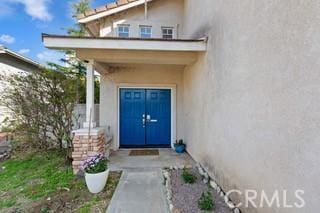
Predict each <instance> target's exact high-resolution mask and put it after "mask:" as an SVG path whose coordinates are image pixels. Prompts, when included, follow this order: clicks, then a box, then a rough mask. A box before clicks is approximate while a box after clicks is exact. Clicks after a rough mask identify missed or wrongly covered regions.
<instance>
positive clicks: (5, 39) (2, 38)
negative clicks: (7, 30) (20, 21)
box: [0, 34, 16, 44]
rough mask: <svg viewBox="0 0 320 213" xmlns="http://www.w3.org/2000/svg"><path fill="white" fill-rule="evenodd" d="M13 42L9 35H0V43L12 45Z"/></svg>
mask: <svg viewBox="0 0 320 213" xmlns="http://www.w3.org/2000/svg"><path fill="white" fill-rule="evenodd" d="M15 40H16V39H15V38H14V37H12V36H10V35H6V34H2V35H1V36H0V42H3V43H7V44H12V43H14V42H15Z"/></svg>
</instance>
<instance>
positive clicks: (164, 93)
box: [146, 89, 171, 145]
mask: <svg viewBox="0 0 320 213" xmlns="http://www.w3.org/2000/svg"><path fill="white" fill-rule="evenodd" d="M146 99H147V100H146V115H147V116H148V115H150V119H148V118H147V125H146V143H147V144H148V145H170V139H171V91H170V90H156V89H148V90H147V98H146Z"/></svg>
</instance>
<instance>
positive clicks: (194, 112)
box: [183, 0, 320, 213]
mask: <svg viewBox="0 0 320 213" xmlns="http://www.w3.org/2000/svg"><path fill="white" fill-rule="evenodd" d="M184 12H185V13H184V23H183V25H184V29H185V30H184V33H183V35H184V37H189V38H194V37H203V36H209V41H208V51H207V53H206V54H202V55H201V56H200V58H199V61H198V62H197V63H196V64H194V65H192V66H189V67H187V68H186V69H185V72H184V92H185V94H187V95H185V96H184V104H183V105H184V112H185V118H184V119H185V120H184V124H185V130H184V133H185V135H184V136H185V140H186V142H187V149H188V151H189V152H190V153H191V155H192V156H193V157H194V158H195V159H196V160H197V161H199V162H201V163H202V164H203V165H204V166H205V167H207V169H208V170H209V172H210V173H211V175H212V176H214V177H215V178H216V179H217V180H218V182H219V183H220V184H221V185H222V186H223V187H224V189H225V190H230V189H240V190H242V191H244V190H245V189H257V190H258V191H260V190H266V192H269V193H273V191H274V190H276V189H278V190H283V189H287V190H288V198H289V201H290V200H291V201H292V202H294V201H296V198H295V197H293V195H294V194H293V193H294V190H296V189H302V190H304V191H305V194H304V195H303V198H304V199H305V201H306V207H305V208H303V209H296V208H295V209H293V208H281V209H278V208H275V207H274V208H271V209H270V208H259V209H254V208H250V209H243V210H244V211H245V212H263V213H264V212H266V213H267V212H279V213H295V212H297V213H298V212H305V213H313V212H317V211H318V205H319V200H320V193H319V192H320V186H319V177H320V167H319V165H320V158H319V150H320V143H319V141H320V131H319V129H320V108H319V103H320V84H319V82H320V72H319V67H320V40H319V38H320V16H319V14H320V4H319V1H316V0H305V1H299V0H293V1H277V0H271V1H256V0H247V1H231V0H224V1H220V0H203V1H201V3H200V4H199V1H197V0H186V1H185V8H184ZM271 195H272V194H271ZM271 195H270V196H271ZM234 198H236V197H234ZM281 202H282V201H281ZM258 204H259V202H258Z"/></svg>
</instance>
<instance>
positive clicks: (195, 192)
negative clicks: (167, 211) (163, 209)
mask: <svg viewBox="0 0 320 213" xmlns="http://www.w3.org/2000/svg"><path fill="white" fill-rule="evenodd" d="M182 171H183V170H172V171H171V190H172V198H173V199H172V201H173V205H174V207H175V211H174V212H177V213H178V212H179V213H202V212H203V211H201V210H200V209H199V208H198V200H199V198H200V197H201V195H202V193H203V192H207V191H210V192H211V194H212V196H213V200H214V204H215V208H214V212H215V213H232V211H231V210H230V209H229V207H228V206H227V205H226V204H225V202H224V199H223V198H222V197H220V196H219V195H218V194H217V192H216V191H215V190H213V189H212V188H211V187H209V186H208V184H205V183H204V182H203V181H202V178H201V176H200V174H199V173H198V172H197V170H196V169H192V170H190V172H191V173H192V174H194V175H195V176H196V177H197V181H196V182H195V183H194V184H186V183H184V181H183V179H182V177H181V174H182Z"/></svg>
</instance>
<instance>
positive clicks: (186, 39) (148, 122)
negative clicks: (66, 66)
mask: <svg viewBox="0 0 320 213" xmlns="http://www.w3.org/2000/svg"><path fill="white" fill-rule="evenodd" d="M319 11H320V8H319V4H318V2H317V1H316V0H308V1H298V0H297V1H295V0H294V1H275V0H271V1H237V2H235V1H229V0H226V1H218V0H203V1H197V0H174V1H173V0H150V1H145V0H120V1H118V2H117V3H111V4H108V5H105V6H102V7H100V8H96V9H92V10H89V11H87V12H86V13H85V14H81V15H80V16H79V17H78V18H79V23H81V24H83V25H84V26H85V27H86V29H87V30H88V32H89V33H90V36H89V37H68V36H59V35H47V34H44V35H43V41H44V45H45V46H46V47H48V48H53V49H73V50H75V51H76V53H77V57H79V58H80V59H82V60H83V61H86V62H87V80H88V81H87V94H88V95H87V118H86V122H85V125H84V127H85V128H84V129H81V130H78V131H76V132H75V134H76V137H75V141H74V149H75V151H74V159H75V161H74V168H75V172H76V171H77V167H78V165H79V164H80V162H81V159H83V158H84V157H86V156H87V155H89V154H90V153H89V152H91V151H92V152H97V151H101V150H104V147H103V144H104V142H103V141H104V140H105V138H106V137H111V136H112V140H111V143H110V144H109V146H110V147H109V148H110V149H113V150H117V149H119V148H128V147H129V148H131V147H134V148H135V147H172V146H173V143H174V142H175V140H177V139H184V141H185V142H186V144H187V151H188V152H189V154H190V155H191V156H192V157H193V158H194V159H195V160H196V161H197V162H199V163H201V165H203V166H204V167H205V168H206V169H207V171H208V172H209V174H210V175H211V177H212V178H214V179H215V180H216V181H217V182H218V183H220V185H221V186H222V187H223V189H224V190H225V191H229V190H232V189H236V190H239V191H241V192H242V194H240V193H234V194H232V195H231V197H232V199H233V200H234V201H239V202H240V201H241V202H243V203H244V202H245V196H244V194H245V191H246V190H248V189H255V190H257V192H258V195H257V199H256V200H255V201H256V202H257V205H258V207H257V208H256V207H255V206H254V205H253V204H252V203H251V204H250V205H249V207H243V206H242V207H241V209H242V210H243V211H245V212H262V213H266V212H281V213H287V212H290V213H294V212H306V213H309V212H310V213H311V212H317V209H318V207H317V206H318V202H319V198H320V193H319V191H320V185H319V181H318V180H319V176H320V168H319V166H318V165H319V164H320V158H319V156H318V153H319V150H320V143H319V139H320V133H319V128H320V110H319V109H320V108H319V103H320V85H319V80H320V75H319V68H320V60H319V56H320V40H319V39H318V38H319V35H320V17H319V15H318V14H319ZM94 70H96V71H97V72H99V73H100V74H101V94H100V97H101V100H100V113H99V114H100V115H99V120H100V125H99V127H97V126H96V124H95V115H94V113H93V111H92V108H93V73H94ZM107 129H108V130H107ZM106 132H107V133H106ZM88 136H89V138H88ZM86 147H90V148H89V149H87V148H86ZM298 189H300V190H303V191H304V194H303V196H302V197H303V199H304V201H305V206H303V208H297V207H294V206H293V207H290V206H289V207H288V205H287V206H285V205H282V204H283V202H284V201H283V199H284V198H283V197H280V202H281V205H280V207H278V206H277V205H272V206H271V207H270V206H262V207H259V204H260V197H259V196H261V192H262V191H265V192H267V193H269V194H268V195H269V198H270V199H271V197H272V195H273V193H274V191H276V190H282V191H281V192H279V193H280V194H281V195H283V194H284V193H283V192H284V191H283V190H287V192H286V193H287V194H286V196H287V198H288V199H289V200H290V202H289V204H290V205H291V204H292V203H294V202H295V201H296V197H295V194H294V193H295V191H296V190H298Z"/></svg>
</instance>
